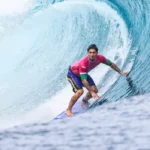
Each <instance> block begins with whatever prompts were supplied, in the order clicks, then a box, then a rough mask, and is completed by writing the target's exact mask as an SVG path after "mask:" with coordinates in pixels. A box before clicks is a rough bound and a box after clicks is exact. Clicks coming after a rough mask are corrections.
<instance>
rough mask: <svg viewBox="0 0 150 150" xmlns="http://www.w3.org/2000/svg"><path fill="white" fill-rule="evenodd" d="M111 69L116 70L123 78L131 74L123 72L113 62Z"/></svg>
mask: <svg viewBox="0 0 150 150" xmlns="http://www.w3.org/2000/svg"><path fill="white" fill-rule="evenodd" d="M110 67H111V68H112V69H114V70H115V71H117V72H118V73H119V74H121V75H122V76H123V75H126V74H128V73H129V71H126V72H121V70H120V68H119V67H118V66H117V65H116V64H114V63H113V62H111V64H110Z"/></svg>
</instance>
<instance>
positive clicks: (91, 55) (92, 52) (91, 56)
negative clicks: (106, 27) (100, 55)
mask: <svg viewBox="0 0 150 150" xmlns="http://www.w3.org/2000/svg"><path fill="white" fill-rule="evenodd" d="M96 55H97V52H96V50H95V49H90V50H89V51H88V57H89V59H90V60H94V59H95V57H96Z"/></svg>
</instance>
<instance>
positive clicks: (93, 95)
mask: <svg viewBox="0 0 150 150" xmlns="http://www.w3.org/2000/svg"><path fill="white" fill-rule="evenodd" d="M91 95H92V97H93V98H94V99H99V98H100V97H99V96H98V95H97V93H95V92H91Z"/></svg>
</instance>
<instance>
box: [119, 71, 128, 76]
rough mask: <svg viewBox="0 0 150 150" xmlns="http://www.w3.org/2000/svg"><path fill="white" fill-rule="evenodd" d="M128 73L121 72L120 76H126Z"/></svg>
mask: <svg viewBox="0 0 150 150" xmlns="http://www.w3.org/2000/svg"><path fill="white" fill-rule="evenodd" d="M128 73H129V71H124V72H121V75H122V76H124V75H127V74H128Z"/></svg>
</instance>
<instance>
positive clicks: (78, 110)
mask: <svg viewBox="0 0 150 150" xmlns="http://www.w3.org/2000/svg"><path fill="white" fill-rule="evenodd" d="M89 107H90V106H85V105H83V104H82V102H81V101H77V102H76V103H75V105H74V106H73V108H72V112H73V114H74V115H78V114H81V113H84V112H85V111H86V110H87V109H88V108H89ZM64 118H71V117H70V116H67V115H66V114H65V111H63V112H62V113H60V114H59V115H58V116H56V117H55V118H54V120H58V119H64Z"/></svg>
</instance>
